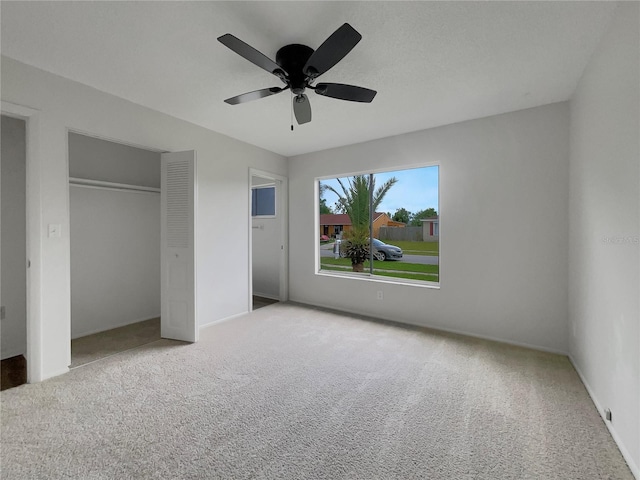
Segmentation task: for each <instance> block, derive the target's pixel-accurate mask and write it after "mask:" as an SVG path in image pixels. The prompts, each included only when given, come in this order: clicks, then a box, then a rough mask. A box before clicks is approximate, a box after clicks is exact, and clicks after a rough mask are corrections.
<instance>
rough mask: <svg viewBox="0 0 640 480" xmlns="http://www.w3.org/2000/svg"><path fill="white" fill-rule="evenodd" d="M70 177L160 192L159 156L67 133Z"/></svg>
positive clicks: (147, 151) (146, 151)
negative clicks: (136, 186) (155, 189)
mask: <svg viewBox="0 0 640 480" xmlns="http://www.w3.org/2000/svg"><path fill="white" fill-rule="evenodd" d="M69 176H70V177H78V178H88V179H92V180H103V181H105V182H113V183H127V184H131V185H139V186H141V187H157V188H160V154H159V153H157V152H152V151H149V150H145V149H142V148H137V147H131V146H129V145H123V144H120V143H115V142H110V141H108V140H102V139H99V138H94V137H89V136H87V135H80V134H78V133H73V132H70V133H69Z"/></svg>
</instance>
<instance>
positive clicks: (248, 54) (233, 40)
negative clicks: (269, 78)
mask: <svg viewBox="0 0 640 480" xmlns="http://www.w3.org/2000/svg"><path fill="white" fill-rule="evenodd" d="M218 41H219V42H220V43H222V44H223V45H224V46H226V47H229V48H230V49H231V50H233V51H234V52H236V53H237V54H238V55H240V56H241V57H243V58H245V59H247V60H249V61H250V62H251V63H253V64H255V65H257V66H259V67H260V68H263V69H264V70H266V71H267V72H269V73H273V74H274V75H276V76H278V77H284V76H285V75H287V72H286V71H285V70H284V69H283V68H282V67H281V66H280V65H278V64H277V63H276V62H274V61H273V60H271V59H270V58H269V57H267V56H266V55H264V54H263V53H260V52H259V51H258V50H256V49H255V48H253V47H252V46H251V45H248V44H246V43H244V42H243V41H242V40H240V39H239V38H237V37H234V36H233V35H231V34H230V33H226V34H224V35H222V36H221V37H218Z"/></svg>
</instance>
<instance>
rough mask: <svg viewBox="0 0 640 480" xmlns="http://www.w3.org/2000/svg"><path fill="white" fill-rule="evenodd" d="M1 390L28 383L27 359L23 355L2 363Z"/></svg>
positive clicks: (0, 368)
mask: <svg viewBox="0 0 640 480" xmlns="http://www.w3.org/2000/svg"><path fill="white" fill-rule="evenodd" d="M0 370H1V374H0V390H6V389H7V388H13V387H17V386H18V385H22V384H23V383H27V359H26V358H24V356H22V355H18V356H16V357H11V358H7V359H5V360H2V362H0Z"/></svg>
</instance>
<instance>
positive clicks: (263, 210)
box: [251, 186, 276, 217]
mask: <svg viewBox="0 0 640 480" xmlns="http://www.w3.org/2000/svg"><path fill="white" fill-rule="evenodd" d="M275 214H276V187H273V186H267V187H262V186H261V187H252V188H251V216H252V217H273V216H275Z"/></svg>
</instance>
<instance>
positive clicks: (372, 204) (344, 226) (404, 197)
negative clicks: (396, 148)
mask: <svg viewBox="0 0 640 480" xmlns="http://www.w3.org/2000/svg"><path fill="white" fill-rule="evenodd" d="M438 170H439V167H438V166H428V167H421V168H411V169H403V170H394V171H388V172H379V173H363V174H359V175H353V176H348V177H333V178H324V179H319V180H318V191H319V192H320V196H319V199H318V201H319V205H318V209H317V210H318V213H317V214H318V217H317V218H318V221H319V230H318V231H319V232H320V233H321V234H323V233H324V236H323V237H324V238H323V239H318V242H319V243H318V248H319V255H320V259H319V265H320V272H323V273H327V272H330V273H331V274H338V275H340V274H344V275H350V276H353V275H356V276H367V277H377V278H384V279H385V280H388V281H401V282H410V283H428V284H434V283H436V284H437V283H439V281H440V271H439V263H440V258H439V252H440V248H439V247H440V236H439V231H440V227H439V223H440V217H439V215H438V208H439V207H438V199H439V180H438V173H439V172H438ZM327 211H329V212H330V213H327ZM320 212H322V213H320ZM327 232H332V233H333V237H334V238H331V239H329V240H327V238H326V233H327Z"/></svg>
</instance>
